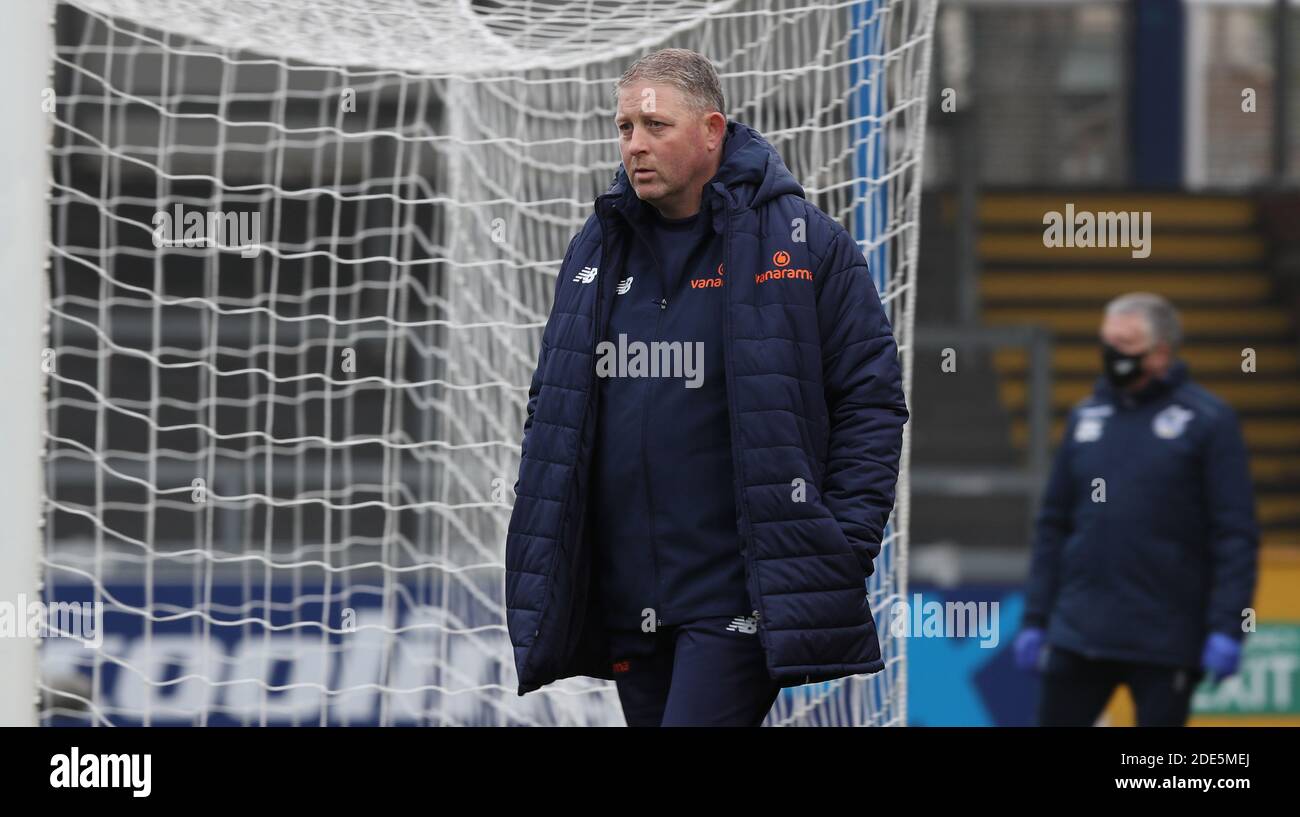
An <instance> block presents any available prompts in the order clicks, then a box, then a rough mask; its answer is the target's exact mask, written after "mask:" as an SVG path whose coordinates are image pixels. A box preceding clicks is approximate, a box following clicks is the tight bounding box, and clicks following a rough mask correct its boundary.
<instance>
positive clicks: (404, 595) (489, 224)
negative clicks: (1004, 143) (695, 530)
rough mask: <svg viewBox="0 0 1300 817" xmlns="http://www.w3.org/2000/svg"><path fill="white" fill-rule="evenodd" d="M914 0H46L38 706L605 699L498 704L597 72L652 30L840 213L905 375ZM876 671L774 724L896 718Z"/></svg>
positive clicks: (304, 715) (799, 692)
mask: <svg viewBox="0 0 1300 817" xmlns="http://www.w3.org/2000/svg"><path fill="white" fill-rule="evenodd" d="M934 6H935V0H859V1H858V2H818V1H817V0H735V1H734V2H725V1H722V0H719V1H718V2H703V1H702V0H660V1H659V2H607V1H606V0H581V1H579V0H532V1H531V2H517V3H506V2H489V1H487V0H484V1H481V2H479V1H473V0H458V1H456V0H331V1H329V2H308V1H307V0H298V1H296V2H281V3H261V2H246V1H244V0H191V1H190V2H175V1H173V2H167V1H166V0H73V1H72V2H65V3H60V4H59V5H58V6H57V8H56V14H55V20H54V26H55V28H54V42H55V44H54V51H53V54H52V74H51V77H52V79H51V84H52V87H53V89H54V92H55V100H56V104H55V108H54V111H53V113H52V131H51V140H52V141H51V144H50V168H49V172H50V199H51V211H50V243H49V261H50V264H49V270H48V281H47V283H48V291H47V298H48V310H47V322H46V323H47V325H46V331H47V336H46V338H45V343H44V345H45V346H46V347H47V349H48V350H50V366H49V367H48V368H49V371H48V373H47V374H46V386H47V391H46V402H45V406H46V412H45V416H44V423H45V459H44V472H43V488H44V494H45V502H44V505H43V509H42V515H43V528H42V530H41V536H40V539H41V556H40V568H41V574H42V580H43V589H42V592H43V593H44V596H45V597H46V598H47V599H49V600H52V601H57V600H76V601H81V602H98V603H99V604H100V605H102V607H101V608H100V609H102V611H103V631H102V633H103V638H102V642H101V643H99V644H97V645H92V646H89V647H87V646H83V645H82V644H81V643H80V642H77V641H75V640H73V639H63V638H53V639H47V640H45V642H44V643H43V646H42V653H41V658H40V672H39V686H40V690H39V692H40V700H39V705H40V722H41V723H44V724H95V725H107V724H146V725H157V724H194V725H216V724H246V725H258V724H261V725H265V724H278V725H299V724H301V725H316V724H340V725H348V724H382V725H389V724H414V725H471V724H473V725H533V724H544V725H553V724H562V725H595V724H620V723H622V715H621V711H620V709H619V706H618V701H617V696H616V694H615V692H614V687H613V684H612V683H610V682H606V681H600V680H596V679H589V678H576V679H567V680H565V681H561V682H559V683H556V684H552V685H550V686H548V687H546V688H544V689H542V690H539V691H538V692H535V693H530V694H529V695H526V696H523V697H519V696H517V695H516V691H515V690H516V682H515V676H514V665H513V660H512V657H511V650H510V644H509V639H508V637H507V633H506V629H505V621H504V604H503V593H504V582H503V574H504V564H503V556H504V541H505V532H506V524H507V522H508V520H509V515H510V507H511V502H512V500H513V497H512V494H511V491H510V486H511V485H513V482H514V479H515V475H516V473H517V469H518V461H519V441H520V434H521V429H522V423H523V417H524V406H525V402H526V398H527V386H528V383H529V379H530V376H531V374H532V369H533V366H534V365H535V364H536V360H537V348H538V344H539V342H540V338H541V331H542V327H543V325H544V323H545V321H546V317H547V310H548V309H549V306H550V303H551V292H552V288H553V287H554V285H555V276H556V271H557V268H558V266H559V262H560V259H561V257H562V256H563V254H564V250H565V247H566V246H567V244H568V241H569V239H570V237H571V236H572V235H573V234H574V233H575V232H576V230H577V229H578V228H579V227H580V226H581V224H582V222H583V221H584V220H585V218H586V216H587V215H588V214H589V213H590V212H591V209H592V202H593V199H594V198H595V197H596V196H597V195H599V194H600V193H603V192H604V191H605V190H606V188H607V187H608V185H609V183H610V181H611V180H612V178H613V175H614V172H615V170H616V169H617V167H618V162H619V152H618V149H617V133H616V131H615V129H614V127H613V115H614V108H613V103H614V97H613V87H614V82H615V80H616V79H617V78H618V76H619V75H620V74H621V73H622V71H623V70H624V69H625V68H626V67H627V65H629V64H630V63H631V62H632V61H633V60H635V59H636V58H637V57H639V56H641V55H643V54H645V53H648V52H650V51H653V50H657V49H659V48H664V47H670V46H676V47H684V48H691V49H695V50H697V51H700V52H702V53H704V54H705V55H707V56H708V57H709V58H710V59H712V60H713V62H714V64H715V66H716V67H717V69H718V73H719V75H720V77H721V79H722V83H723V90H724V93H725V96H726V100H727V105H728V107H729V110H728V111H727V114H728V117H729V118H732V119H737V120H740V121H742V122H744V123H746V124H749V125H751V126H753V127H754V128H756V129H757V130H758V131H759V132H761V133H762V134H764V136H765V137H766V138H767V139H768V140H769V141H771V142H772V144H773V145H774V146H775V147H776V148H777V149H778V150H779V151H780V152H781V154H782V156H783V157H784V159H785V161H786V163H787V164H788V165H789V167H790V169H791V171H792V172H793V174H794V176H795V178H796V179H798V180H799V181H800V183H801V184H803V186H804V188H805V190H806V191H807V194H808V197H809V198H810V199H811V200H812V201H813V202H814V203H815V204H817V205H818V206H819V207H821V208H822V209H823V210H825V211H826V212H827V213H829V214H830V215H831V216H832V217H833V218H835V219H837V220H839V221H840V222H841V223H843V224H844V225H845V226H846V227H848V228H849V229H850V231H851V232H852V233H853V234H854V235H855V236H856V237H857V238H858V239H859V240H860V241H861V246H862V248H863V251H864V252H865V253H866V255H867V258H868V260H869V261H870V264H871V270H872V274H873V275H874V277H875V280H876V284H877V287H878V288H879V289H880V291H881V293H882V296H883V298H884V301H885V303H886V306H887V308H888V310H889V312H890V316H891V320H892V322H893V326H894V330H895V333H896V335H897V339H898V341H899V344H900V350H901V358H902V360H903V364H904V373H905V380H906V387H907V393H908V395H909V399H910V394H911V355H912V343H911V340H912V311H913V310H912V304H913V301H914V297H915V275H916V261H917V245H918V240H917V239H918V223H917V222H918V213H919V195H920V183H921V158H922V145H923V132H924V126H925V114H926V86H927V81H928V77H927V74H928V63H929V51H930V30H931V28H932V25H933V18H934V13H935V9H934ZM910 428H911V427H910V425H909V426H908V430H907V434H906V436H905V438H904V459H903V473H902V477H901V478H900V481H899V485H898V503H897V507H896V509H895V513H894V516H893V518H892V522H891V525H890V528H889V532H888V536H887V537H886V541H885V543H884V546H883V549H882V552H881V555H880V558H879V560H878V562H877V570H876V573H875V575H874V576H873V577H872V579H871V587H870V597H871V599H872V603H873V605H874V609H875V610H876V614H877V623H878V625H879V629H880V635H881V642H882V647H883V649H884V654H885V659H886V662H887V665H886V669H885V670H884V671H883V672H881V673H878V674H875V675H872V676H868V677H855V678H850V679H843V680H840V681H836V682H828V683H824V684H811V685H807V686H804V687H797V688H792V689H787V690H784V691H783V693H782V695H781V697H780V698H779V699H778V701H777V704H776V705H775V706H774V707H773V710H772V712H771V714H770V715H769V717H768V723H769V724H816V725H848V724H902V723H905V720H906V704H905V674H904V666H905V661H904V649H903V643H902V641H901V640H900V639H895V638H892V637H891V636H890V634H889V628H888V621H887V620H884V619H882V618H881V617H882V615H883V614H884V611H885V610H886V609H887V608H889V607H890V605H891V604H892V603H893V602H894V601H896V600H898V599H900V598H902V597H904V596H905V593H906V570H907V563H906V552H907V537H906V532H907V512H908V506H909V495H908V482H907V452H908V449H909V446H908V440H909V439H910Z"/></svg>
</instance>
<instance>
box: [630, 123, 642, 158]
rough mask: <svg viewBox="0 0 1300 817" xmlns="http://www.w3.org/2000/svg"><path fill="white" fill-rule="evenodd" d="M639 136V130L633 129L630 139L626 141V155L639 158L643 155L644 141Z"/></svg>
mask: <svg viewBox="0 0 1300 817" xmlns="http://www.w3.org/2000/svg"><path fill="white" fill-rule="evenodd" d="M639 134H640V130H638V129H636V128H633V130H632V137H631V138H630V139H628V140H627V153H628V155H629V156H640V155H641V154H643V153H645V140H644V139H642V138H641V136H640V135H639Z"/></svg>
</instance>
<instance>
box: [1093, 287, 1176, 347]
mask: <svg viewBox="0 0 1300 817" xmlns="http://www.w3.org/2000/svg"><path fill="white" fill-rule="evenodd" d="M1128 314H1137V315H1141V316H1142V319H1143V320H1145V321H1146V324H1147V330H1148V331H1149V332H1150V334H1151V342H1152V343H1159V342H1160V341H1164V342H1165V343H1168V344H1169V348H1170V349H1171V350H1175V349H1177V348H1178V347H1179V345H1181V344H1182V342H1183V324H1182V321H1181V320H1180V319H1179V317H1178V310H1177V309H1174V305H1173V304H1171V303H1169V301H1168V300H1167V299H1165V298H1164V297H1163V296H1161V295H1157V294H1155V293H1154V292H1130V293H1127V294H1125V295H1121V296H1119V297H1118V298H1116V299H1114V300H1113V301H1111V302H1110V303H1108V304H1106V315H1107V317H1109V316H1111V315H1128Z"/></svg>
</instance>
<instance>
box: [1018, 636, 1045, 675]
mask: <svg viewBox="0 0 1300 817" xmlns="http://www.w3.org/2000/svg"><path fill="white" fill-rule="evenodd" d="M1012 648H1013V649H1014V650H1015V652H1016V666H1017V667H1019V668H1020V669H1022V670H1024V671H1025V672H1035V671H1037V669H1038V656H1039V654H1040V653H1041V652H1042V651H1043V630H1042V628H1041V627H1030V628H1028V629H1025V630H1021V631H1020V635H1018V636H1016V642H1015V644H1014V645H1013V647H1012Z"/></svg>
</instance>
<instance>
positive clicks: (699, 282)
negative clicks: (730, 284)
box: [691, 264, 722, 289]
mask: <svg viewBox="0 0 1300 817" xmlns="http://www.w3.org/2000/svg"><path fill="white" fill-rule="evenodd" d="M720 286H722V265H721V264H718V269H717V277H716V278H692V279H691V289H704V288H706V287H720Z"/></svg>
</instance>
